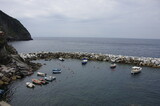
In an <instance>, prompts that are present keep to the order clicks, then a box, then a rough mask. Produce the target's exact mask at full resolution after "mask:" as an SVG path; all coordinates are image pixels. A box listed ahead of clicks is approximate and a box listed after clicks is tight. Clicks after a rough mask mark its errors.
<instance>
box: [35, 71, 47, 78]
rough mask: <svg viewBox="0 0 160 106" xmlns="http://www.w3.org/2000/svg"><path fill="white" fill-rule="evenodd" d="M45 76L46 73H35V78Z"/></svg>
mask: <svg viewBox="0 0 160 106" xmlns="http://www.w3.org/2000/svg"><path fill="white" fill-rule="evenodd" d="M46 75H47V74H46V73H41V72H37V76H42V77H45V76H46Z"/></svg>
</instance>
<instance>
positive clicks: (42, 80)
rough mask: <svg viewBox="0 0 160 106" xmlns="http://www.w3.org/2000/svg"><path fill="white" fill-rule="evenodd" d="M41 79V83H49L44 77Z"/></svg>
mask: <svg viewBox="0 0 160 106" xmlns="http://www.w3.org/2000/svg"><path fill="white" fill-rule="evenodd" d="M39 80H40V81H41V83H42V84H44V85H45V84H48V81H46V80H44V79H43V78H40V79H39Z"/></svg>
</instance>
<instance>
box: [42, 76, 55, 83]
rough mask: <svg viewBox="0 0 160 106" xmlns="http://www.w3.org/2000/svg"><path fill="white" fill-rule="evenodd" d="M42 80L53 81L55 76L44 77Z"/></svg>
mask: <svg viewBox="0 0 160 106" xmlns="http://www.w3.org/2000/svg"><path fill="white" fill-rule="evenodd" d="M44 79H45V80H46V81H50V82H51V81H53V80H55V79H56V77H55V76H47V77H44Z"/></svg>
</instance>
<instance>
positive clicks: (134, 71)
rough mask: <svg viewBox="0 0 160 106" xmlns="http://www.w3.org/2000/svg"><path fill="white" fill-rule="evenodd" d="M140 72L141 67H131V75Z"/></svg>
mask: <svg viewBox="0 0 160 106" xmlns="http://www.w3.org/2000/svg"><path fill="white" fill-rule="evenodd" d="M141 70H142V68H141V67H137V66H134V67H132V70H131V74H138V73H140V72H141Z"/></svg>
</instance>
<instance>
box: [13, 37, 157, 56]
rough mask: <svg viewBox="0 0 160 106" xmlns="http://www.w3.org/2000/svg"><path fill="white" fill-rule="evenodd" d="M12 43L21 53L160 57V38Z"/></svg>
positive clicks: (40, 40) (45, 40)
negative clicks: (50, 52) (84, 53)
mask: <svg viewBox="0 0 160 106" xmlns="http://www.w3.org/2000/svg"><path fill="white" fill-rule="evenodd" d="M10 44H12V45H13V46H14V47H15V48H16V49H17V50H18V52H19V53H28V52H37V51H54V52H56V51H62V52H89V53H103V54H115V55H127V56H140V57H141V56H145V57H160V39H118V38H117V39H116V38H114V39H113V38H34V40H31V41H19V42H11V43H10Z"/></svg>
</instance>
